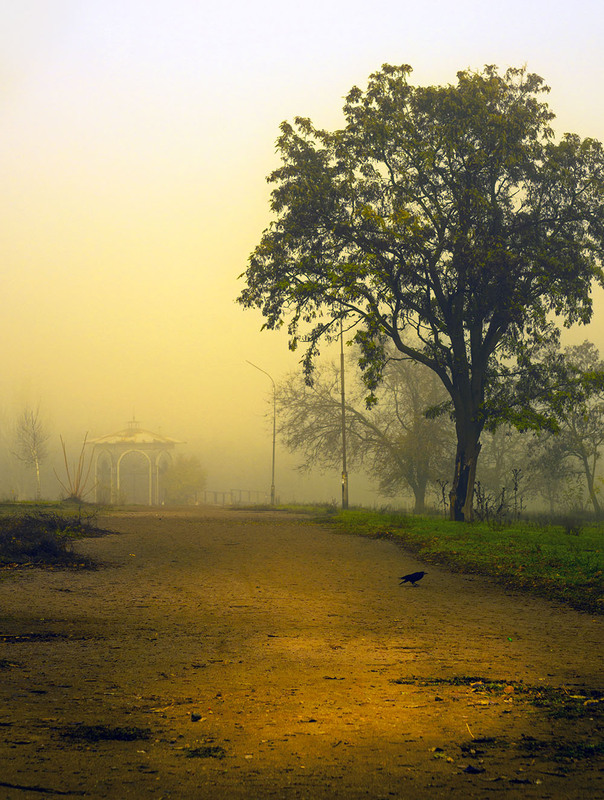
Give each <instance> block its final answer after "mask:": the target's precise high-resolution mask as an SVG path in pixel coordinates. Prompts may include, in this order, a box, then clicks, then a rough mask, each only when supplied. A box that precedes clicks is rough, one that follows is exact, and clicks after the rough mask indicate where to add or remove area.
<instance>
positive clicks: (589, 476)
mask: <svg viewBox="0 0 604 800" xmlns="http://www.w3.org/2000/svg"><path fill="white" fill-rule="evenodd" d="M581 460H582V461H583V469H584V470H585V478H586V480H587V491H588V493H589V499H590V500H591V503H592V505H593V507H594V512H595V515H596V517H600V516H602V509H601V508H600V503H599V502H598V497H597V495H596V489H595V486H594V476H593V473H592V471H591V469H590V468H589V462H588V461H587V458H586V457H585V456H584V457H583V458H582V459H581Z"/></svg>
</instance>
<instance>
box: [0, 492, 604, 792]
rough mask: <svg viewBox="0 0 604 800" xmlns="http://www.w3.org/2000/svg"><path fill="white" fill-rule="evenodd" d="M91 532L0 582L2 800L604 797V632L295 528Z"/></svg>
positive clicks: (300, 524)
mask: <svg viewBox="0 0 604 800" xmlns="http://www.w3.org/2000/svg"><path fill="white" fill-rule="evenodd" d="M100 524H102V525H103V526H106V527H108V528H111V529H112V530H114V531H116V532H117V533H116V534H110V535H108V536H105V537H102V538H97V539H89V540H85V541H82V542H80V543H78V550H80V551H81V552H82V553H85V554H86V555H89V556H92V557H93V558H95V559H97V560H98V561H100V562H102V564H103V565H102V566H101V567H100V568H99V569H97V570H94V571H72V570H56V571H53V570H33V569H29V570H18V571H10V572H3V573H0V677H1V679H2V680H1V681H0V765H1V769H0V798H3V799H6V800H29V798H41V797H53V796H68V797H69V796H74V797H87V798H115V800H122V798H123V799H124V800H125V799H126V798H156V799H159V798H178V799H181V798H182V799H186V800H188V799H189V798H194V799H197V798H199V799H200V800H205V799H206V798H207V799H208V800H210V799H211V800H222V799H223V798H225V799H226V798H228V799H229V800H230V798H233V799H235V798H260V799H261V798H279V799H281V798H285V799H287V798H313V800H328V799H329V800H333V799H334V798H342V799H344V798H345V799H346V800H356V798H374V799H375V800H378V798H392V797H394V798H430V800H432V799H433V798H441V797H442V798H445V797H446V798H458V797H459V798H464V800H479V799H480V800H482V798H485V797H490V796H492V794H493V796H495V797H502V796H503V797H506V798H508V797H509V798H516V797H518V798H523V799H525V800H529V799H532V798H540V799H541V798H556V799H557V798H577V800H578V799H579V798H581V799H583V798H587V797H589V798H599V797H604V758H603V756H602V752H601V751H602V747H601V745H602V742H603V740H604V714H602V711H603V710H604V708H603V707H604V700H602V698H601V695H600V693H599V692H598V691H597V690H601V689H602V688H603V687H602V663H603V660H602V655H603V650H604V620H603V618H602V617H594V616H591V615H588V614H581V613H578V612H576V611H573V610H571V609H568V608H565V607H563V606H560V605H556V604H554V603H550V602H547V601H545V600H542V599H538V598H531V597H528V596H527V595H522V594H514V593H510V592H506V591H505V590H503V589H501V588H500V587H498V586H495V585H493V584H492V583H491V582H489V581H488V580H487V579H483V578H480V577H477V576H464V575H455V574H451V573H449V572H447V571H446V570H445V569H440V568H439V567H438V566H433V565H430V566H428V567H427V570H428V574H427V575H426V577H425V578H424V579H423V580H422V581H421V583H420V584H418V586H417V587H411V586H409V585H404V586H399V585H398V577H399V576H400V575H402V574H405V573H406V572H411V571H414V570H416V569H422V565H421V563H420V562H418V561H417V560H416V559H415V558H414V557H412V556H410V555H409V554H407V553H406V552H405V551H404V550H402V549H401V548H399V547H397V546H396V545H395V544H394V543H392V542H389V541H384V540H373V539H365V538H358V537H355V536H347V535H343V534H338V533H334V532H332V531H329V530H326V529H325V528H321V527H319V526H317V525H313V524H311V523H309V522H308V521H307V520H305V519H304V518H302V517H296V516H294V515H291V514H284V513H279V512H252V511H229V510H223V509H211V508H200V509H196V510H195V511H194V512H184V511H183V512H177V511H164V510H163V509H162V510H145V511H142V510H141V511H132V512H124V513H120V514H117V513H116V514H112V515H111V516H109V517H107V518H104V519H102V520H100ZM493 684H495V685H493ZM535 701H537V705H536V704H535ZM548 709H549V713H548ZM552 709H554V710H557V715H555V716H552V713H551V711H552Z"/></svg>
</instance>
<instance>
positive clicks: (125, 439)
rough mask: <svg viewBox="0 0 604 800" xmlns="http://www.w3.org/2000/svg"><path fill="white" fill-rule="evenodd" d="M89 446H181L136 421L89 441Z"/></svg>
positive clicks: (175, 440) (176, 440)
mask: <svg viewBox="0 0 604 800" xmlns="http://www.w3.org/2000/svg"><path fill="white" fill-rule="evenodd" d="M88 442H89V444H98V445H107V444H129V445H145V444H151V445H164V446H171V445H175V444H179V441H178V439H170V437H168V436H162V434H161V433H153V431H148V430H145V428H141V427H140V424H139V423H138V422H136V420H134V419H133V420H132V421H131V422H129V423H128V427H127V428H124V429H123V430H121V431H117V432H116V433H107V434H105V435H104V436H99V437H98V438H97V439H89V440H88Z"/></svg>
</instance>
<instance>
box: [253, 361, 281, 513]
mask: <svg viewBox="0 0 604 800" xmlns="http://www.w3.org/2000/svg"><path fill="white" fill-rule="evenodd" d="M246 361H247V358H246ZM247 363H248V364H249V365H250V366H252V367H254V368H255V369H257V370H259V372H263V373H264V374H265V375H266V377H267V378H270V380H271V383H272V384H273V468H272V477H271V505H272V506H274V505H275V443H276V441H277V389H276V387H275V381H274V380H273V379H272V377H271V376H270V375H269V374H268V372H267V371H266V370H265V369H261V368H260V367H258V366H256V364H252V362H251V361H247Z"/></svg>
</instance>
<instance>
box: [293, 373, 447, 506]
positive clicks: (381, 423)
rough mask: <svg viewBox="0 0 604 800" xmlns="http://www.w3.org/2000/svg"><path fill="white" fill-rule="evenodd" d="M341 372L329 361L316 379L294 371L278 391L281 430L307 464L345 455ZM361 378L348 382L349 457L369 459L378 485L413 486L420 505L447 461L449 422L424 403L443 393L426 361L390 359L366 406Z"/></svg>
mask: <svg viewBox="0 0 604 800" xmlns="http://www.w3.org/2000/svg"><path fill="white" fill-rule="evenodd" d="M339 393H340V385H339V374H338V370H337V369H336V367H335V366H333V365H332V366H331V367H330V368H327V369H324V370H323V371H322V372H321V373H320V374H319V375H318V376H317V377H316V379H315V381H314V383H313V386H312V387H309V386H307V385H305V383H304V381H303V379H302V378H301V377H298V376H296V375H293V376H290V377H288V379H287V380H285V381H284V382H283V383H282V384H281V385H280V386H279V387H278V391H277V404H278V417H279V420H280V425H279V433H280V436H281V439H282V441H283V442H284V444H285V446H286V447H287V448H288V449H289V450H290V451H296V452H298V453H300V454H301V455H302V457H303V461H302V463H301V465H300V466H301V468H302V469H310V468H311V467H313V466H319V467H325V468H336V467H337V466H339V464H340V461H341V453H342V424H341V413H342V406H341V397H340V394H339ZM365 393H366V392H365V390H364V387H363V386H362V384H361V383H360V382H357V383H356V384H355V383H353V384H351V386H350V387H349V392H348V396H347V400H346V407H345V417H346V438H347V451H348V459H349V465H352V466H354V465H356V466H361V465H364V466H365V467H366V468H367V469H368V471H369V473H370V474H371V475H372V476H373V477H374V478H375V480H376V483H377V484H378V486H379V488H380V491H381V492H382V493H383V494H385V495H389V496H394V495H396V494H398V493H400V492H401V491H402V490H405V489H411V491H412V492H413V495H414V498H415V511H416V513H420V512H422V511H423V510H424V508H425V496H426V489H427V487H428V486H429V485H430V484H432V483H434V482H435V481H436V480H437V479H438V478H440V477H442V475H443V473H444V472H445V471H446V470H447V469H449V468H450V463H449V462H450V456H449V454H450V444H451V436H452V430H451V426H450V425H448V424H447V423H448V420H447V418H446V417H443V416H441V417H439V418H438V419H429V418H427V417H426V411H427V409H428V408H430V407H432V406H436V405H439V404H440V403H441V401H442V400H443V396H444V393H443V392H442V390H441V388H440V385H439V383H438V381H437V380H436V379H435V378H434V377H433V375H432V374H431V373H430V372H429V371H428V370H427V369H426V368H425V367H422V366H421V365H418V364H415V363H413V362H410V361H408V360H404V361H401V360H396V361H391V362H390V363H389V365H388V366H387V368H386V370H385V376H384V381H383V384H382V386H381V388H380V391H379V402H378V403H377V404H376V405H374V406H372V407H371V408H369V409H368V408H367V406H366V404H365V402H364V396H365Z"/></svg>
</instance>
